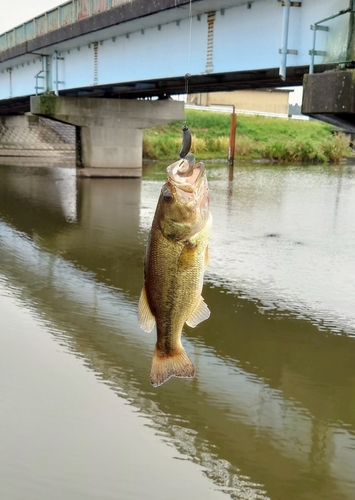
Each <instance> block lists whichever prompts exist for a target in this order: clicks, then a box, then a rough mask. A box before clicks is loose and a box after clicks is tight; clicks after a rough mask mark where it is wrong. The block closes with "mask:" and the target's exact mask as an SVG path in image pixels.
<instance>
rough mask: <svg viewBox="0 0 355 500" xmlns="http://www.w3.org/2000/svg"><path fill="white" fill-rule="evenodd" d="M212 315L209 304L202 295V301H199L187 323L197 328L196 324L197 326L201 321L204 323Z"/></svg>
mask: <svg viewBox="0 0 355 500" xmlns="http://www.w3.org/2000/svg"><path fill="white" fill-rule="evenodd" d="M210 315H211V311H210V310H209V309H208V306H207V304H206V302H205V301H204V300H203V298H202V297H200V302H199V303H198V306H197V307H196V309H195V310H194V312H193V313H192V314H191V316H190V317H189V319H188V320H187V321H186V324H187V325H188V326H191V328H195V326H197V325H198V324H199V323H202V321H205V319H208V318H209V317H210Z"/></svg>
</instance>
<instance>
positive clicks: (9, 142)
mask: <svg viewBox="0 0 355 500" xmlns="http://www.w3.org/2000/svg"><path fill="white" fill-rule="evenodd" d="M75 142H76V141H75V127H74V126H72V125H67V124H65V123H61V122H56V121H53V120H49V119H47V118H41V117H38V116H34V115H31V114H26V115H22V116H6V117H0V163H2V164H4V163H13V162H14V160H15V159H16V158H21V159H23V160H24V159H26V160H30V159H38V160H39V159H46V160H55V161H57V160H60V161H63V160H65V161H68V162H74V161H75Z"/></svg>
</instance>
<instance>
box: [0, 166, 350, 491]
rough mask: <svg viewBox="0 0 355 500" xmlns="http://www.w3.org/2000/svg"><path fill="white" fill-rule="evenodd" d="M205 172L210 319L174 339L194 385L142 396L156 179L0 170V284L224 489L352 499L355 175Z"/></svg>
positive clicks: (153, 174) (157, 174) (146, 389)
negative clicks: (145, 282) (147, 259)
mask: <svg viewBox="0 0 355 500" xmlns="http://www.w3.org/2000/svg"><path fill="white" fill-rule="evenodd" d="M209 170H210V187H211V192H212V211H213V215H214V221H215V225H214V231H213V240H212V243H211V264H210V267H209V271H208V274H207V281H208V283H207V286H206V287H205V292H204V296H205V299H206V302H207V303H208V305H209V307H210V309H211V311H212V315H211V318H210V319H209V321H208V322H205V323H204V324H202V325H201V326H200V327H198V328H196V329H195V330H192V329H189V328H186V331H185V336H184V339H183V342H184V345H185V346H186V349H187V351H188V352H189V355H190V356H191V360H192V361H193V362H194V364H195V366H196V368H197V377H196V379H195V380H193V381H192V382H189V381H182V380H172V381H170V382H169V383H168V384H166V385H164V386H163V387H162V388H161V389H160V390H158V391H157V390H153V389H152V388H151V386H150V384H149V382H148V372H149V368H150V361H151V353H152V351H153V345H154V338H153V336H151V335H147V334H144V333H143V332H142V331H141V330H140V329H139V327H138V324H137V320H136V305H137V300H138V297H139V293H140V288H141V285H142V259H143V252H144V244H145V241H146V232H147V230H148V228H149V226H150V223H151V218H152V214H153V211H154V208H155V204H156V199H157V195H158V192H159V189H160V185H161V180H162V179H163V178H164V175H165V174H164V169H161V168H159V167H158V168H155V167H154V168H153V169H152V171H149V169H148V170H147V171H146V175H145V177H144V179H143V181H140V180H119V179H111V180H103V179H97V180H94V179H86V180H80V181H78V182H77V181H76V178H75V175H74V171H72V170H71V169H58V170H57V171H56V172H53V170H52V169H48V170H46V169H43V168H42V169H31V170H26V171H24V170H22V169H20V168H8V167H6V168H5V167H4V168H2V169H1V170H0V262H1V271H0V273H1V276H2V278H1V279H2V280H5V281H6V283H7V286H8V287H11V289H12V290H14V291H15V292H16V295H17V298H18V300H19V301H21V303H23V304H26V307H29V308H30V309H31V310H32V311H33V315H35V316H36V317H38V318H40V319H41V320H42V321H43V322H44V323H45V325H47V329H48V331H49V332H51V333H52V334H53V335H54V336H57V335H59V333H58V332H60V342H61V343H65V345H66V346H67V347H68V348H69V349H70V350H71V352H72V353H73V354H74V355H75V356H77V357H80V358H81V359H83V360H84V362H85V363H86V364H87V366H88V368H89V369H90V370H94V371H95V372H96V373H97V375H98V376H99V377H101V379H102V380H104V381H105V382H106V383H108V384H109V386H110V387H111V388H112V389H113V390H115V391H117V393H118V394H119V396H120V397H124V398H126V399H127V400H128V401H129V402H130V403H131V405H133V406H134V407H136V408H137V409H138V411H139V412H141V413H142V414H144V415H147V416H149V425H150V426H152V427H153V428H154V429H155V431H156V432H157V434H158V436H159V439H164V440H165V441H167V442H168V443H170V444H173V445H174V446H175V447H176V448H177V449H178V450H179V451H180V452H181V453H183V454H184V455H185V456H186V457H188V458H189V460H191V461H193V462H195V463H198V464H200V465H201V466H202V467H203V468H204V470H205V473H206V475H207V476H208V477H210V478H211V479H212V481H213V482H214V485H215V486H217V487H218V488H220V489H221V490H222V491H224V492H225V493H226V494H227V495H229V496H231V497H232V498H240V499H246V498H271V499H279V498H288V499H295V500H296V499H299V498H309V499H311V500H318V499H322V500H323V499H329V500H331V499H332V500H333V499H335V498H336V499H338V498H339V499H344V500H345V499H349V500H350V499H352V498H353V497H354V494H355V480H354V477H355V475H354V465H353V464H354V463H355V377H354V366H355V347H354V339H353V338H351V335H350V334H352V333H353V331H354V330H353V327H354V311H353V308H352V304H353V303H354V298H355V296H354V286H353V279H352V276H353V275H354V273H353V271H354V270H355V260H354V257H353V252H352V250H351V249H352V248H353V247H354V244H355V231H354V230H353V229H354V222H353V217H352V216H351V214H353V213H354V208H355V207H354V205H355V196H354V195H355V176H354V172H353V170H352V169H351V167H339V168H334V169H331V168H329V169H327V168H324V167H322V168H318V167H314V168H313V167H312V168H307V169H300V168H284V167H283V168H277V167H276V168H270V167H262V166H257V167H255V166H254V167H243V166H242V167H238V168H235V176H234V181H233V184H231V183H230V182H229V181H228V172H227V170H226V169H225V167H223V168H222V167H218V166H216V167H213V168H212V167H210V168H209ZM339 178H340V179H342V180H341V182H340V181H339ZM339 183H340V187H339ZM66 186H67V187H66ZM330 200H332V202H331V201H330ZM335 221H336V223H335ZM0 308H1V296H0ZM322 325H323V326H322ZM320 326H322V328H320ZM339 333H341V335H339ZM69 411H70V410H69ZM138 446H139V444H138ZM171 467H174V463H173V462H172V464H171Z"/></svg>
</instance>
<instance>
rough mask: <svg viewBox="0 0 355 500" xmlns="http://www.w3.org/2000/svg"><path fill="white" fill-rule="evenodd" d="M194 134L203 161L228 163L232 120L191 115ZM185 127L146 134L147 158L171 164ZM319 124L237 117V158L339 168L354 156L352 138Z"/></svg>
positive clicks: (188, 117)
mask: <svg viewBox="0 0 355 500" xmlns="http://www.w3.org/2000/svg"><path fill="white" fill-rule="evenodd" d="M186 121H187V124H188V126H189V128H190V130H191V133H192V147H191V151H192V152H193V153H194V154H195V155H196V156H198V158H199V159H201V160H207V159H222V158H225V159H227V157H228V148H229V128H230V115H229V114H228V113H218V112H212V111H199V110H188V109H187V110H186ZM181 125H182V123H181V122H175V123H171V124H168V125H162V126H159V127H153V128H150V129H147V130H145V132H144V139H143V158H144V159H150V160H171V159H174V158H176V156H177V154H178V151H179V150H180V147H181ZM333 130H334V128H333V127H332V126H331V125H328V124H326V123H323V122H320V121H315V120H309V121H304V120H302V121H301V120H285V119H282V118H268V117H264V116H248V115H238V116H237V132H236V142H235V158H236V159H241V160H243V159H244V160H268V161H273V162H274V161H278V162H296V163H327V162H329V163H339V162H340V161H341V160H342V159H343V158H345V157H348V156H351V153H352V152H351V149H350V148H349V139H348V138H347V137H346V136H344V135H343V134H334V132H333Z"/></svg>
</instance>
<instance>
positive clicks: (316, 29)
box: [0, 0, 355, 176]
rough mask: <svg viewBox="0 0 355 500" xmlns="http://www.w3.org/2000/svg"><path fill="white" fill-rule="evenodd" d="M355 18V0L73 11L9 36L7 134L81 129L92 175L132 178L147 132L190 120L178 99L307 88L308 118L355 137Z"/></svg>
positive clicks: (110, 4)
mask: <svg viewBox="0 0 355 500" xmlns="http://www.w3.org/2000/svg"><path fill="white" fill-rule="evenodd" d="M354 13H355V0H350V1H349V0H303V1H300V2H296V1H290V0H251V1H246V0H218V2H216V1H214V0H150V1H148V0H70V1H68V2H66V3H63V4H61V5H59V6H58V7H56V8H54V9H52V10H50V11H48V12H46V13H44V14H42V15H40V16H37V17H36V18H34V19H31V20H29V21H27V22H25V23H24V24H22V25H20V26H16V27H14V28H13V29H12V30H10V31H8V32H6V33H4V34H1V35H0V115H2V117H3V118H2V123H5V120H6V117H7V116H8V115H13V114H23V113H26V112H29V111H31V112H32V113H34V114H38V115H39V116H45V117H47V118H52V119H55V120H59V121H63V122H65V123H70V124H72V125H75V126H76V127H77V131H78V133H77V137H78V148H77V149H78V151H79V152H81V154H80V155H78V164H79V165H80V166H81V170H80V172H81V174H82V175H97V173H98V172H100V175H101V174H102V175H104V173H105V174H106V175H113V172H114V171H115V172H118V175H130V176H131V175H133V176H136V175H140V171H141V158H142V130H143V129H144V128H145V127H149V126H154V125H157V124H162V123H167V122H169V121H176V120H183V119H184V109H183V107H184V105H183V103H182V102H178V101H176V100H172V99H169V97H171V96H174V95H179V94H184V93H187V92H194V93H196V92H211V91H228V90H237V89H246V88H262V87H264V88H265V87H279V86H286V85H287V86H293V85H302V84H304V91H305V92H304V102H303V112H304V113H305V114H309V115H310V116H316V117H319V118H321V119H323V120H326V121H328V122H330V123H334V124H337V125H341V126H346V127H347V128H349V129H350V130H353V129H354V130H355V125H354V120H353V116H354V112H355V110H354V109H353V107H354V106H355V104H354V103H353V99H352V98H351V96H352V95H353V93H354V83H353V82H354V80H355V79H354V78H353V71H354V70H353V66H354V60H355V37H354V19H355V18H354ZM98 169H99V170H98ZM105 169H106V170H105ZM117 169H118V170H117Z"/></svg>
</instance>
